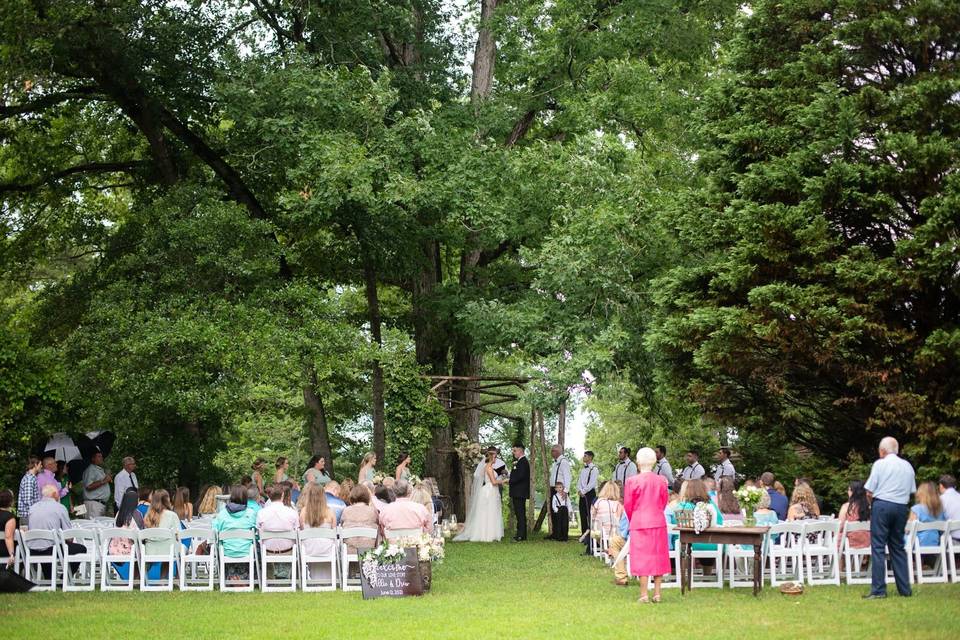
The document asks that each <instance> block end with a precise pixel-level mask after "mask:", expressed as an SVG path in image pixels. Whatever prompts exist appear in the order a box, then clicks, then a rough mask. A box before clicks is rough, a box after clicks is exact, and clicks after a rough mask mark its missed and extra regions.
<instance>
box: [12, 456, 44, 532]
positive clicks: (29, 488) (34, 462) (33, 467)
mask: <svg viewBox="0 0 960 640" xmlns="http://www.w3.org/2000/svg"><path fill="white" fill-rule="evenodd" d="M40 469H41V465H40V459H39V458H37V457H36V456H30V457H29V458H28V459H27V468H26V471H25V472H24V474H23V477H22V478H20V490H19V491H18V492H17V515H18V516H19V517H20V520H22V521H23V522H27V519H28V518H29V517H30V508H31V507H32V506H33V505H35V504H37V503H38V502H40V487H39V486H38V485H37V474H38V473H40Z"/></svg>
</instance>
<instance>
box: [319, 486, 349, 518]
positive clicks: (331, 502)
mask: <svg viewBox="0 0 960 640" xmlns="http://www.w3.org/2000/svg"><path fill="white" fill-rule="evenodd" d="M323 490H324V492H325V493H326V494H327V495H326V496H325V497H326V499H327V506H328V507H330V509H331V510H332V511H333V513H334V515H336V516H337V523H338V524H339V523H340V514H342V513H343V510H344V509H346V508H347V503H346V502H345V501H344V500H341V499H340V483H339V482H337V481H336V480H331V481H330V482H328V483H327V484H325V485H324V487H323Z"/></svg>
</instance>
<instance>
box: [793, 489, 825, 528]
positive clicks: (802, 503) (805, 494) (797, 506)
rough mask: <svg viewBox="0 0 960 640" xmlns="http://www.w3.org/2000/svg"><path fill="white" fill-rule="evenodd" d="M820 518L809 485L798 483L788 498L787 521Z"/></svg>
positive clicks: (817, 506)
mask: <svg viewBox="0 0 960 640" xmlns="http://www.w3.org/2000/svg"><path fill="white" fill-rule="evenodd" d="M819 517H820V506H819V505H818V504H817V497H816V496H815V495H813V489H811V488H810V485H809V484H806V483H798V484H797V486H796V487H795V488H794V490H793V496H791V498H790V508H789V509H787V520H816V519H817V518H819Z"/></svg>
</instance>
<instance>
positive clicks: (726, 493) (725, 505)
mask: <svg viewBox="0 0 960 640" xmlns="http://www.w3.org/2000/svg"><path fill="white" fill-rule="evenodd" d="M717 507H718V508H719V509H720V513H722V514H723V517H724V518H725V519H726V518H733V519H734V520H742V519H743V514H741V512H740V502H739V501H738V500H737V496H735V495H733V478H731V477H729V476H724V477H722V478H720V491H719V492H718V493H717Z"/></svg>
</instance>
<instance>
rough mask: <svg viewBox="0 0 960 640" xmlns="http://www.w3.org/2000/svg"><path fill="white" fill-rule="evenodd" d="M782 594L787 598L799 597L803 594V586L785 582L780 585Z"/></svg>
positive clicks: (797, 583)
mask: <svg viewBox="0 0 960 640" xmlns="http://www.w3.org/2000/svg"><path fill="white" fill-rule="evenodd" d="M780 593H782V594H783V595H785V596H799V595H802V594H803V585H802V584H800V583H799V582H784V583H783V584H781V585H780Z"/></svg>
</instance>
